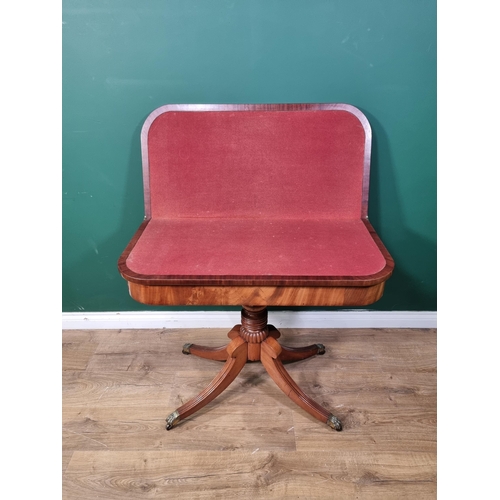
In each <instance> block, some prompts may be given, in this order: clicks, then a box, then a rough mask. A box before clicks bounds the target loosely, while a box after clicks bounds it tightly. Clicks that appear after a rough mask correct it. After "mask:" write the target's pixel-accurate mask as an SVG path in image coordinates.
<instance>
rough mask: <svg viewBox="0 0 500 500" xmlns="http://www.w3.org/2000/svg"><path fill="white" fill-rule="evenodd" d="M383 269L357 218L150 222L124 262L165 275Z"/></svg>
mask: <svg viewBox="0 0 500 500" xmlns="http://www.w3.org/2000/svg"><path fill="white" fill-rule="evenodd" d="M385 264H386V261H385V258H384V257H383V255H382V254H381V252H380V250H379V249H378V247H377V245H376V244H375V242H374V241H373V239H372V237H371V235H370V233H369V232H368V230H367V229H366V227H365V225H364V224H363V222H362V221H361V220H360V219H358V220H325V219H313V220H311V219H308V220H304V219H302V220H281V219H262V220H256V219H212V218H205V219H203V218H198V219H197V218H193V219H171V220H169V219H152V220H151V221H150V222H149V224H148V226H147V227H146V229H145V231H144V232H143V234H142V235H141V237H140V238H139V240H138V242H137V243H136V245H135V247H134V249H133V250H132V252H131V253H130V255H129V257H128V259H127V266H128V267H129V269H130V270H131V271H134V272H136V273H139V274H144V275H166V276H168V275H186V276H190V275H191V276H198V275H205V276H219V275H223V276H278V275H281V276H367V275H372V274H375V273H377V272H379V271H381V270H382V269H383V268H384V266H385Z"/></svg>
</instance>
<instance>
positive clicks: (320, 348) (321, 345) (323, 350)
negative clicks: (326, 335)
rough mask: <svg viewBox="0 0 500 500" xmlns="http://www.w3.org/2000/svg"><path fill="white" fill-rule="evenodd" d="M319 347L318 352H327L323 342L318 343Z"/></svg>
mask: <svg viewBox="0 0 500 500" xmlns="http://www.w3.org/2000/svg"><path fill="white" fill-rule="evenodd" d="M316 345H317V347H318V354H325V350H326V349H325V346H324V345H323V344H316Z"/></svg>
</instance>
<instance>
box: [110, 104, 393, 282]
mask: <svg viewBox="0 0 500 500" xmlns="http://www.w3.org/2000/svg"><path fill="white" fill-rule="evenodd" d="M370 147H371V132H370V127H369V125H368V122H367V120H366V118H365V117H364V115H363V114H362V113H361V112H360V111H359V110H358V109H356V108H353V107H352V106H349V105H341V104H340V105H339V104H323V105H286V106H283V105H213V106H208V105H206V106H203V105H198V106H196V105H171V106H164V107H162V108H159V109H158V110H156V111H155V112H153V113H152V114H151V115H150V117H149V118H148V119H147V120H146V123H145V125H144V128H143V133H142V149H143V168H144V183H145V186H144V187H145V202H146V219H147V224H144V225H143V226H142V227H141V230H140V231H139V232H138V234H137V235H136V237H135V238H134V240H133V242H131V244H130V245H129V247H128V248H127V250H126V252H125V253H124V255H123V256H122V257H123V258H122V262H121V267H120V270H121V271H122V274H124V276H125V277H126V278H127V279H129V278H131V279H132V280H134V281H142V280H148V281H150V282H151V283H153V282H155V281H158V282H160V281H161V282H165V280H167V282H168V280H169V278H172V279H174V280H176V282H179V283H181V282H182V281H183V279H185V280H187V281H189V282H192V281H193V280H195V279H196V278H197V277H198V278H201V279H203V280H205V282H206V280H207V279H208V280H209V281H210V278H213V279H214V282H217V283H219V284H220V283H221V281H220V279H221V278H227V279H229V280H231V278H232V281H231V282H232V284H234V280H235V279H236V280H237V279H238V278H241V279H242V280H245V283H247V282H248V279H251V278H256V279H257V281H258V282H262V280H264V281H265V280H266V278H268V279H269V282H270V283H271V282H272V281H273V280H274V281H275V282H278V281H280V282H281V281H282V280H283V279H285V280H286V279H287V278H290V279H291V278H300V277H303V278H307V277H310V278H311V279H313V278H317V279H321V280H322V281H323V280H325V279H327V280H328V279H329V278H331V279H335V278H339V277H343V278H344V279H345V278H347V279H348V278H349V277H353V278H354V279H356V277H365V278H366V277H370V276H375V275H376V276H379V275H380V273H381V272H382V271H383V270H384V269H385V268H387V264H388V261H387V258H388V254H387V251H386V250H385V249H384V248H383V245H382V244H381V242H380V240H378V238H377V237H376V236H375V237H373V236H372V235H373V230H370V228H371V226H369V224H367V221H366V216H367V201H368V179H369V161H370ZM389 258H390V257H389Z"/></svg>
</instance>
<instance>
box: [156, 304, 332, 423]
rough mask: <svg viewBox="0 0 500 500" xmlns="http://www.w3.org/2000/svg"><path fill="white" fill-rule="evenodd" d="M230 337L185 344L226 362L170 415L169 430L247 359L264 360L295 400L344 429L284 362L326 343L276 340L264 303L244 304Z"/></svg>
mask: <svg viewBox="0 0 500 500" xmlns="http://www.w3.org/2000/svg"><path fill="white" fill-rule="evenodd" d="M228 337H229V338H230V339H231V342H230V343H229V345H228V346H227V347H204V346H201V345H197V344H185V345H184V348H183V349H182V352H183V353H184V354H192V355H194V356H198V357H200V358H205V359H212V360H217V361H225V364H224V366H223V367H222V370H221V371H220V372H219V373H218V375H217V376H216V377H215V378H214V379H213V380H212V382H211V383H210V384H209V385H208V387H207V388H206V389H204V390H203V391H202V392H201V393H200V394H199V395H198V396H196V397H194V398H193V399H191V400H189V401H188V402H187V403H185V404H183V405H182V406H181V407H180V408H178V409H177V410H176V411H174V412H173V413H171V414H170V415H169V416H168V417H167V426H166V428H167V430H170V429H172V427H174V426H175V425H177V424H178V423H179V422H180V421H181V420H183V419H185V418H186V417H189V416H190V415H192V414H193V413H195V412H196V411H198V410H199V409H201V408H203V407H204V406H205V405H207V404H208V403H209V402H210V401H212V400H213V399H215V398H216V397H217V396H218V395H219V394H220V393H221V392H222V391H224V390H225V389H226V388H227V387H228V386H229V384H230V383H231V382H232V381H233V380H234V379H235V378H236V376H237V375H238V373H239V372H240V371H241V369H242V368H243V366H244V365H245V363H246V362H247V361H261V362H262V364H263V365H264V367H265V369H266V370H267V372H268V373H269V375H270V376H271V378H272V379H273V380H274V382H276V384H277V385H278V387H279V388H280V389H281V390H282V391H283V392H284V393H285V394H286V395H287V396H288V397H289V398H290V399H291V400H292V401H294V402H295V403H297V404H298V405H299V406H300V407H301V408H303V409H304V410H306V411H307V412H308V413H309V414H311V415H312V416H313V417H315V418H317V419H318V420H320V421H321V422H324V423H326V424H327V425H329V426H330V427H332V428H333V429H336V430H337V431H340V430H342V424H341V423H340V420H339V419H338V418H337V417H335V416H334V415H332V414H331V413H330V412H329V411H328V410H327V409H326V408H323V407H322V406H321V405H319V404H318V403H316V402H315V401H314V400H312V399H311V398H310V397H309V396H307V394H305V393H304V392H303V391H302V389H301V388H300V387H299V386H298V385H297V384H296V383H295V382H294V380H293V379H292V378H291V377H290V375H289V373H288V372H287V371H286V369H285V367H284V366H283V362H290V361H299V360H302V359H307V358H310V357H311V356H315V355H317V354H324V352H325V346H324V345H323V344H313V345H309V346H306V347H298V348H297V347H285V346H281V345H280V344H279V343H278V341H277V340H276V339H278V338H279V337H280V332H279V331H278V330H277V329H276V328H275V327H274V326H272V325H269V324H268V323H267V308H266V307H263V306H243V310H242V313H241V325H236V326H235V327H233V328H232V329H231V330H230V332H229V333H228Z"/></svg>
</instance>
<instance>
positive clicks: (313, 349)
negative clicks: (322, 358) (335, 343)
mask: <svg viewBox="0 0 500 500" xmlns="http://www.w3.org/2000/svg"><path fill="white" fill-rule="evenodd" d="M317 354H325V346H324V345H323V344H313V345H308V346H306V347H287V346H284V345H282V346H281V353H280V355H279V358H280V360H281V361H283V362H286V361H300V360H302V359H307V358H310V357H311V356H316V355H317Z"/></svg>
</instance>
